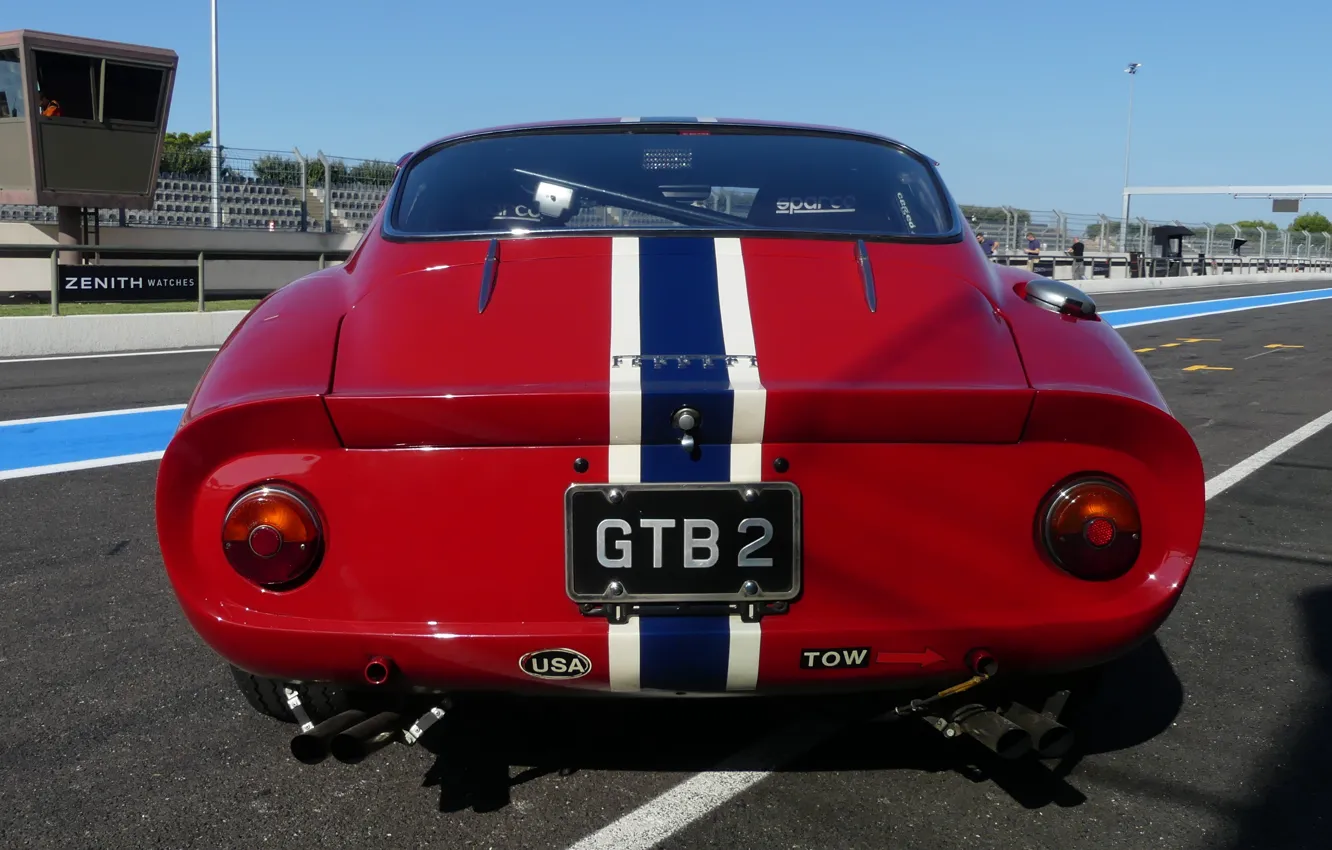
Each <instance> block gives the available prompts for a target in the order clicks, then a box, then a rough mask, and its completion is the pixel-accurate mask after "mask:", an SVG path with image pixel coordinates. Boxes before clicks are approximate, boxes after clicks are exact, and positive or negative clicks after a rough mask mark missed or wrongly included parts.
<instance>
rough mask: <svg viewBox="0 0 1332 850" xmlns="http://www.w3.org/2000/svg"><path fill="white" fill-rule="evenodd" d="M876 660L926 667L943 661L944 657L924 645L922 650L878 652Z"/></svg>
mask: <svg viewBox="0 0 1332 850" xmlns="http://www.w3.org/2000/svg"><path fill="white" fill-rule="evenodd" d="M876 660H877V661H878V662H879V663H880V664H916V665H919V666H921V667H928V666H930V665H931V664H938V663H939V662H940V661H943V660H944V657H943V656H942V655H940V654H939V653H937V652H935V651H934V650H932V649H930V648H929V647H926V648H925V651H924V652H880V653H879V657H878V658H877V659H876Z"/></svg>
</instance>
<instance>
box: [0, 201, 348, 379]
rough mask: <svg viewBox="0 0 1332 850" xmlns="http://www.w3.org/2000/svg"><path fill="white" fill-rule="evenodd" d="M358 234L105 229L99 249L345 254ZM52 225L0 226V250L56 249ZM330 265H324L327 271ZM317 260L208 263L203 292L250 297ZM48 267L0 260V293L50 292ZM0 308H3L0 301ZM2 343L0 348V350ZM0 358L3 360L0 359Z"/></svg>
mask: <svg viewBox="0 0 1332 850" xmlns="http://www.w3.org/2000/svg"><path fill="white" fill-rule="evenodd" d="M359 239H360V234H359V233H292V232H290V231H286V232H283V231H277V232H274V233H269V232H268V231H267V230H213V229H210V228H201V227H107V228H104V229H103V230H102V234H101V242H100V243H99V244H102V245H106V246H108V247H127V248H148V249H151V248H173V249H178V248H185V247H189V248H200V249H203V250H205V251H208V250H214V251H217V250H226V251H265V250H275V251H312V252H318V251H350V250H351V249H352V248H354V247H356V243H357V241H358V240H359ZM56 244H58V242H57V239H56V228H55V225H34V224H21V223H13V222H5V223H0V245H42V246H44V245H52V246H54V245H56ZM102 262H103V263H105V264H107V265H114V264H126V263H128V264H133V265H140V266H148V265H189V263H190V261H189V260H188V259H183V258H176V259H171V260H125V259H115V258H111V257H104V258H102ZM333 262H334V261H331V260H330V261H329V264H330V265H331V264H332V263H333ZM318 268H319V260H318V258H317V257H311V258H310V259H308V260H208V261H207V262H206V264H205V267H204V289H205V290H212V291H225V292H249V291H253V292H255V294H256V297H257V296H259V295H263V294H265V293H268V292H271V291H272V290H274V289H277V288H279V287H282V286H285V285H287V284H288V283H291V282H292V281H293V280H296V279H297V278H299V277H302V276H303V275H307V274H309V273H310V272H313V271H317V270H318ZM50 291H51V261H50V260H49V259H45V258H40V257H39V258H35V259H28V258H18V257H0V292H42V293H46V292H50ZM0 303H3V301H2V300H0ZM2 345H3V342H0V346H2ZM0 356H3V355H0Z"/></svg>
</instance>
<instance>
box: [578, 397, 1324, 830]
mask: <svg viewBox="0 0 1332 850" xmlns="http://www.w3.org/2000/svg"><path fill="white" fill-rule="evenodd" d="M1329 425H1332V411H1329V412H1328V413H1325V414H1323V415H1322V416H1320V417H1318V418H1317V419H1315V420H1313V421H1312V422H1310V423H1309V424H1307V425H1305V426H1304V427H1302V428H1299V429H1297V430H1295V431H1293V432H1291V433H1290V434H1288V435H1286V436H1285V437H1282V438H1281V439H1280V440H1277V441H1276V442H1274V443H1272V444H1271V445H1270V446H1267V447H1266V448H1264V449H1262V450H1260V451H1258V452H1255V453H1254V454H1252V455H1250V456H1249V457H1247V458H1245V459H1244V460H1242V461H1240V462H1239V463H1237V464H1235V465H1234V466H1232V467H1231V468H1230V469H1227V470H1226V471H1225V472H1222V473H1221V474H1219V475H1217V476H1215V477H1213V478H1212V479H1211V480H1209V481H1208V482H1207V484H1206V497H1205V498H1206V499H1207V500H1208V501H1210V500H1211V499H1213V498H1215V497H1216V496H1217V495H1219V494H1220V493H1222V492H1224V491H1225V490H1226V489H1228V488H1229V487H1232V486H1233V485H1235V484H1236V483H1238V482H1239V481H1241V480H1243V479H1244V478H1247V477H1248V476H1249V475H1251V474H1253V473H1254V472H1256V471H1257V470H1259V469H1261V468H1262V467H1263V466H1266V465H1267V464H1269V463H1271V462H1272V461H1273V460H1275V459H1276V458H1277V457H1279V456H1280V455H1281V454H1283V453H1285V452H1287V451H1289V450H1290V449H1291V448H1293V447H1295V446H1297V445H1299V444H1300V443H1302V442H1304V441H1305V440H1307V439H1309V438H1310V437H1312V436H1314V435H1315V434H1317V433H1318V432H1320V431H1322V430H1323V429H1325V428H1327V427H1328V426H1329ZM731 639H732V641H733V642H734V640H735V631H734V627H732V632H731ZM733 645H734V643H733ZM839 731H841V728H840V727H838V726H835V725H832V724H824V723H822V722H821V721H819V720H817V719H812V720H810V721H808V722H805V723H800V724H797V725H795V726H794V727H788V728H786V729H783V730H782V731H780V732H778V733H776V734H774V735H771V736H769V737H767V738H764V739H763V740H760V741H759V742H758V743H756V744H754V745H753V746H752V747H750V748H749V749H747V750H745V751H743V752H741V753H738V754H736V755H734V756H732V757H731V758H728V759H726V760H725V761H723V762H721V763H720V764H718V765H717V766H716V767H715V768H713V769H712V770H710V771H708V772H706V773H698V774H695V775H694V776H692V777H690V778H689V779H687V780H685V781H684V782H681V783H680V784H679V785H676V786H675V787H674V788H671V789H670V790H669V791H666V792H665V793H663V794H662V795H660V796H658V797H656V798H655V799H652V800H649V801H648V802H646V803H644V804H643V805H641V806H639V807H638V808H637V809H634V810H633V811H632V812H629V813H628V814H626V815H624V816H623V817H621V818H619V819H618V820H616V821H613V822H612V823H610V824H608V825H607V826H605V827H603V828H601V829H599V830H597V831H596V832H594V833H592V834H591V835H589V836H587V837H586V838H584V839H582V840H581V841H579V842H578V843H576V844H573V845H570V847H569V850H649V848H652V847H655V846H657V844H659V843H661V842H662V841H665V840H666V839H667V838H670V837H671V836H672V835H675V834H676V833H678V832H679V831H680V830H682V829H684V828H686V827H688V826H689V825H690V824H692V823H694V822H695V821H697V820H699V819H700V818H702V817H705V816H706V815H707V814H708V813H709V812H712V811H715V810H716V809H718V808H720V807H722V806H723V805H725V804H726V803H727V802H729V801H730V800H732V799H734V798H735V797H737V796H739V795H740V794H741V793H743V792H745V791H747V790H748V789H750V788H752V787H754V786H755V785H757V784H758V783H760V782H762V781H763V780H764V779H765V778H767V777H768V776H769V775H770V774H771V773H773V772H774V771H776V770H777V769H779V768H780V767H781V766H782V765H784V764H786V763H788V762H790V761H792V760H793V759H795V758H798V757H800V756H802V755H804V754H805V753H807V752H809V751H810V750H812V749H814V748H815V747H817V746H818V745H819V744H821V743H823V742H824V741H826V740H827V739H828V738H830V737H831V736H833V735H834V734H836V733H837V732H839Z"/></svg>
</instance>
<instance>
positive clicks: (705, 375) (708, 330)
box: [638, 238, 734, 481]
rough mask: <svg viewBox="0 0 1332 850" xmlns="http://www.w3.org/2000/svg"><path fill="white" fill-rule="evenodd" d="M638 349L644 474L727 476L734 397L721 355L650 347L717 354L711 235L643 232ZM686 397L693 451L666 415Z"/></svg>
mask: <svg viewBox="0 0 1332 850" xmlns="http://www.w3.org/2000/svg"><path fill="white" fill-rule="evenodd" d="M638 274H639V322H640V336H641V341H640V350H641V351H642V353H643V358H644V359H643V366H642V369H641V374H642V395H643V407H642V410H643V431H642V446H643V449H642V464H643V468H642V476H643V480H644V481H726V480H727V479H728V478H729V477H730V474H731V419H732V414H733V411H734V397H733V395H732V393H731V389H730V387H731V384H730V379H729V378H728V376H727V374H726V367H725V365H724V364H723V363H722V362H721V361H713V363H712V365H711V366H710V367H707V368H705V367H704V365H703V363H702V361H700V360H693V361H690V362H689V364H688V365H687V366H683V367H682V366H681V363H680V361H678V360H675V359H671V360H669V361H667V362H665V363H664V364H661V365H659V366H658V365H655V364H652V363H650V362H649V360H648V358H649V357H650V356H652V355H667V356H671V357H672V358H674V357H675V356H678V355H701V354H712V355H722V354H725V353H726V342H725V339H724V337H723V335H722V319H721V301H720V300H719V297H718V295H717V255H716V248H715V247H714V246H713V241H712V240H711V239H706V238H704V239H695V238H664V239H643V240H642V241H640V243H639V273H638ZM685 405H689V406H691V407H693V408H694V409H695V410H697V411H698V412H699V413H700V414H701V417H700V421H699V426H698V428H697V430H696V431H695V432H694V433H695V436H696V438H697V440H698V449H699V451H698V458H697V459H693V458H691V457H690V456H689V455H688V454H686V453H685V452H684V450H683V449H681V448H680V442H679V440H680V433H679V432H678V431H677V430H676V429H675V428H674V427H672V426H671V415H672V414H673V413H674V412H675V411H676V410H678V409H679V408H680V407H683V406H685Z"/></svg>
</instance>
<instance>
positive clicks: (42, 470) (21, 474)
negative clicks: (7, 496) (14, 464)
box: [0, 452, 164, 481]
mask: <svg viewBox="0 0 1332 850" xmlns="http://www.w3.org/2000/svg"><path fill="white" fill-rule="evenodd" d="M163 454H164V453H163V452H142V453H140V454H134V455H117V456H116V457H99V458H93V459H92V460H73V461H70V462H69V463H52V464H47V465H46V466H25V467H24V468H22V469H0V481H7V480H9V479H12V478H29V477H31V476H34V475H51V474H52V473H56V472H76V471H78V470H80V469H97V468H98V467H102V466H120V465H121V464H126V463H142V462H143V461H146V460H161V459H162V455H163Z"/></svg>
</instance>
